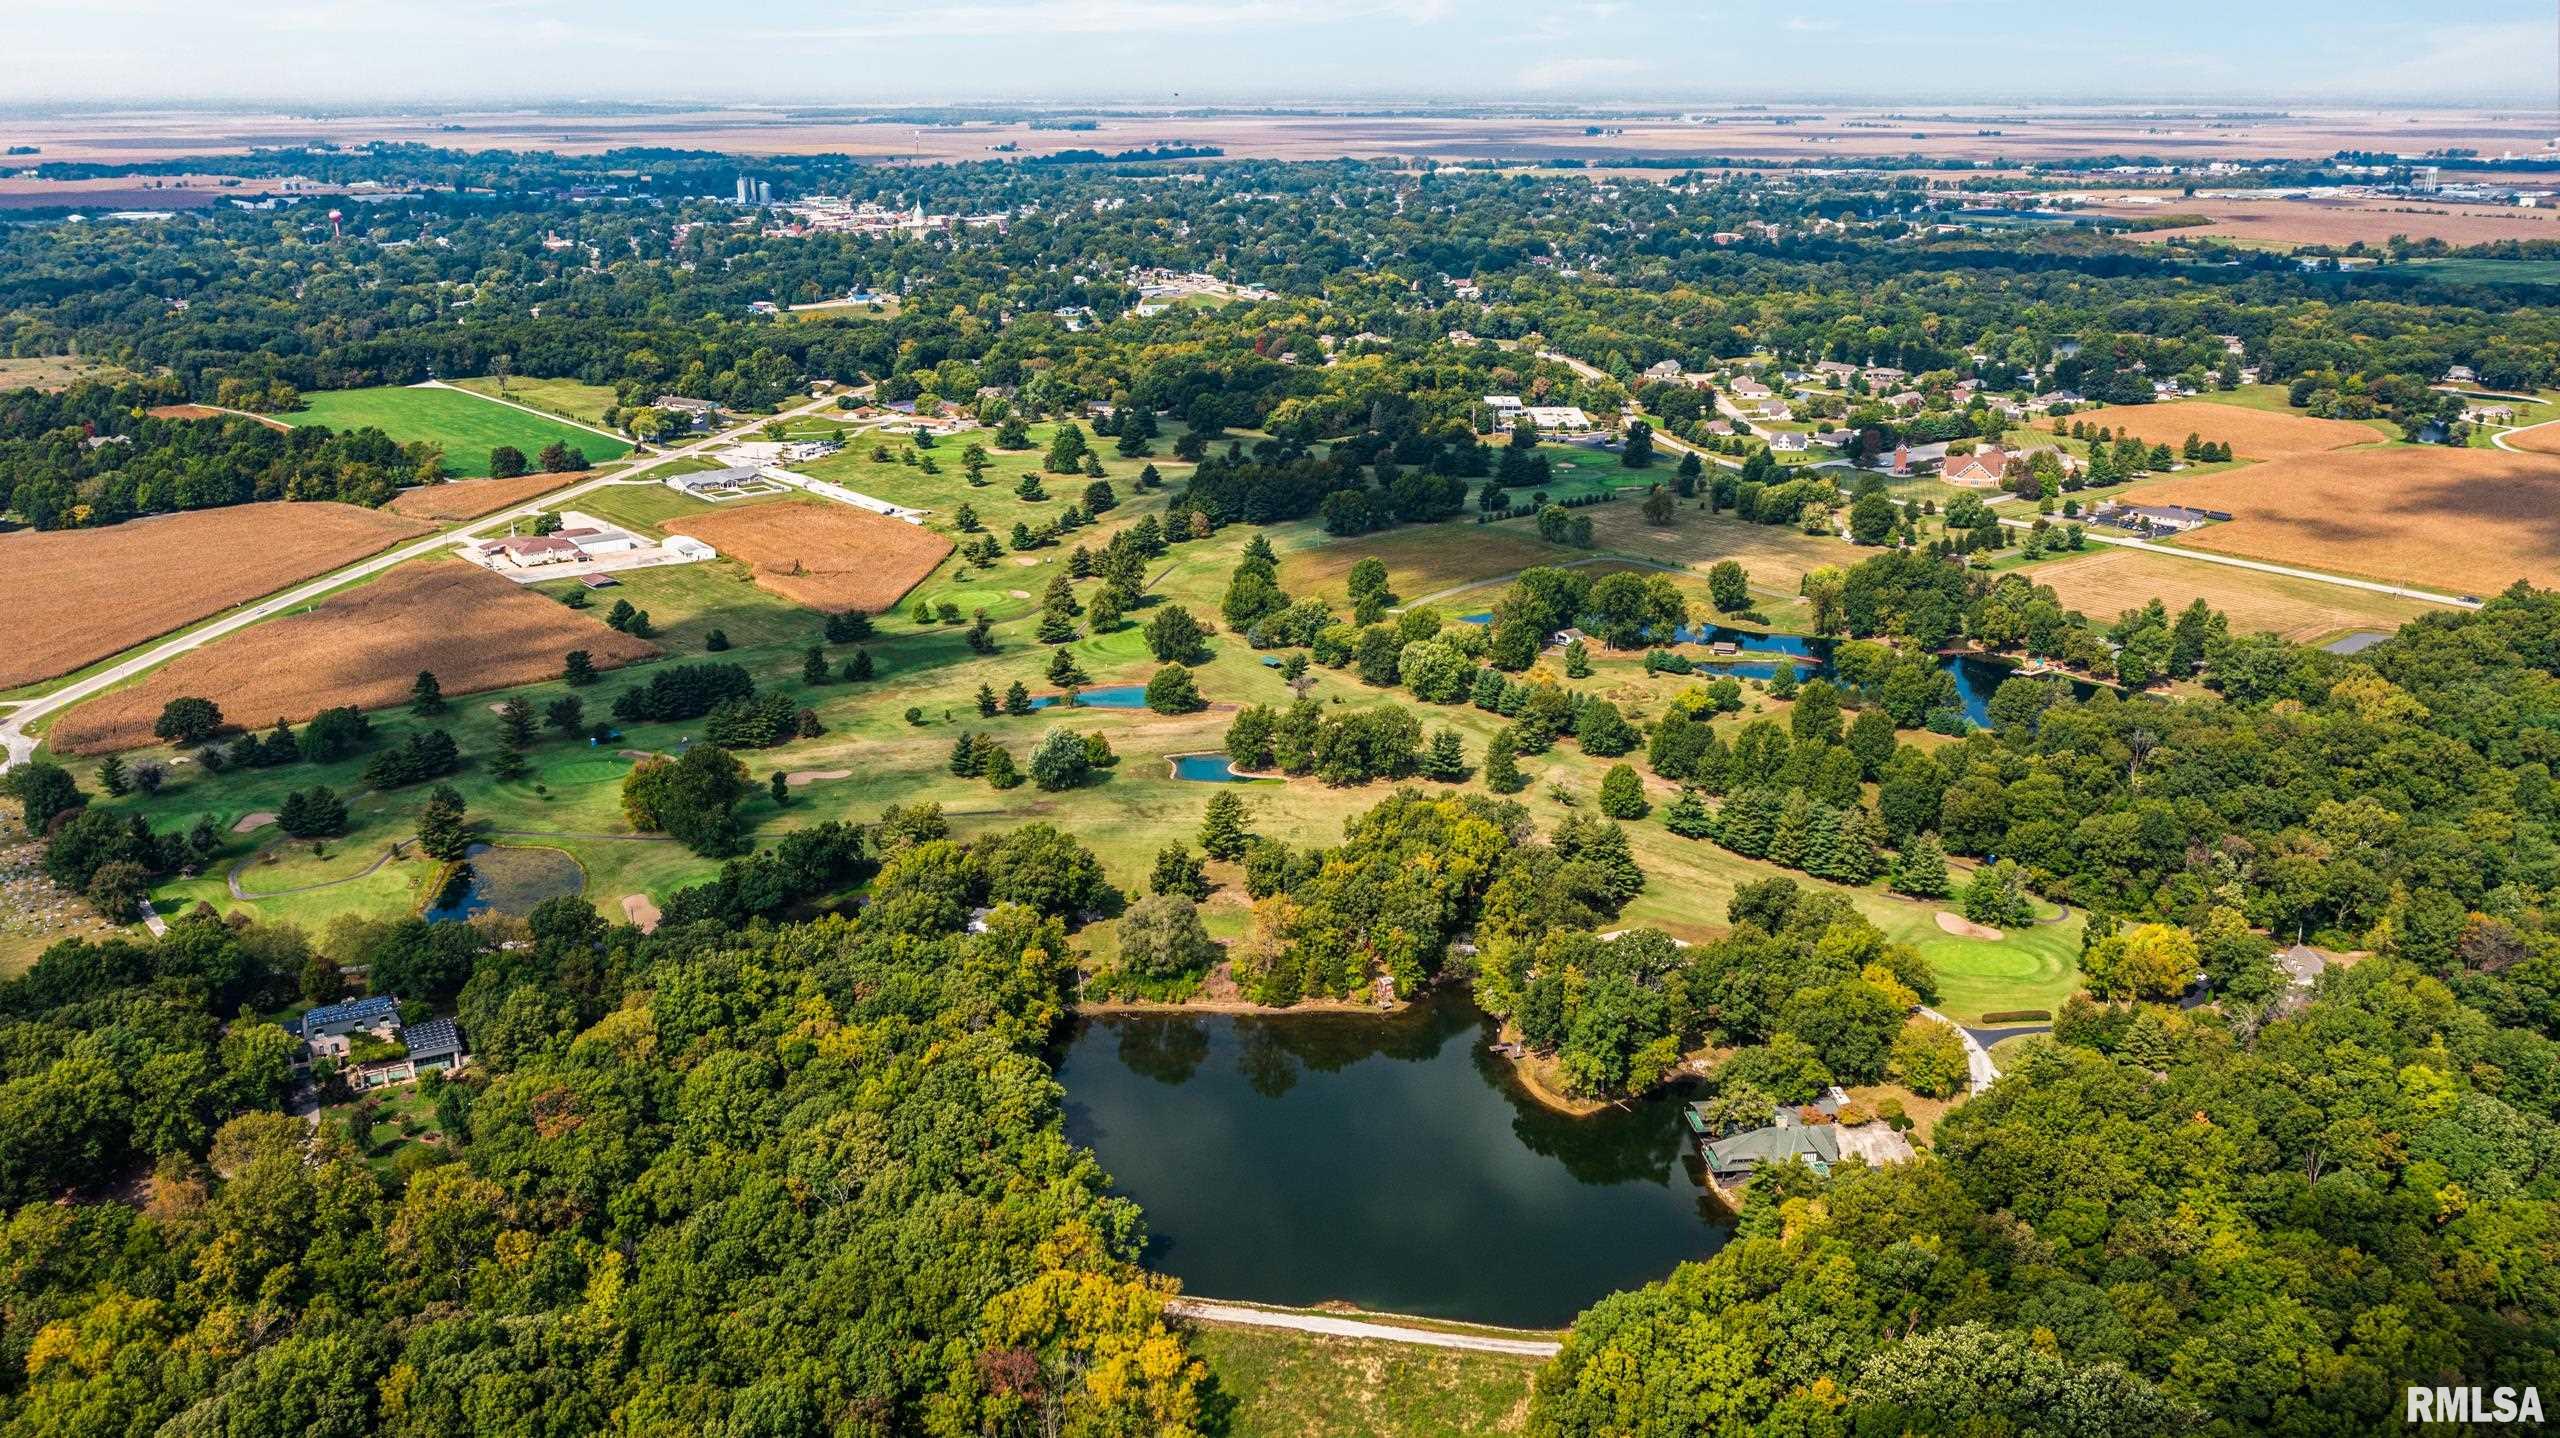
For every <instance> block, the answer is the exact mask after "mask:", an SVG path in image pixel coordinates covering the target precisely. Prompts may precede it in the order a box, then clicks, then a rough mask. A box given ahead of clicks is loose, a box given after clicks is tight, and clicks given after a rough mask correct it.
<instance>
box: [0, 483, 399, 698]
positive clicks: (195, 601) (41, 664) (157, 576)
mask: <svg viewBox="0 0 2560 1438" xmlns="http://www.w3.org/2000/svg"><path fill="white" fill-rule="evenodd" d="M431 527H432V526H429V525H426V524H421V523H419V522H417V521H416V520H414V519H405V518H402V517H400V516H398V515H393V514H385V513H384V512H382V511H381V510H378V509H362V508H358V507H357V506H355V505H352V504H324V503H305V502H285V501H279V502H276V503H271V504H235V505H229V506H226V507H224V508H221V509H197V510H189V511H187V512H186V513H183V514H163V515H154V516H152V517H150V518H147V519H129V520H126V521H125V522H124V523H122V524H111V525H108V526H106V527H104V528H101V529H58V530H53V531H50V532H47V533H33V532H30V533H23V534H11V535H6V536H0V595H5V596H6V597H7V599H8V601H9V609H10V615H11V618H12V619H13V620H14V621H15V625H14V628H15V633H16V639H15V642H13V643H12V644H10V645H9V646H8V647H7V648H6V649H5V650H0V686H6V685H16V684H25V683H29V682H31V681H34V680H37V679H50V678H52V677H53V676H55V675H57V674H68V673H70V672H71V671H73V670H75V669H78V668H79V667H81V666H82V665H84V664H89V663H92V662H94V661H96V660H100V659H104V658H106V657H107V656H108V655H110V654H116V653H120V652H122V651H123V650H126V649H130V648H132V647H133V646H134V645H136V644H140V643H141V642H143V641H144V640H146V639H153V638H157V637H158V636H160V635H163V634H167V633H169V632H170V631H172V630H176V629H183V628H185V627H186V626H188V625H190V624H193V623H194V622H195V621H197V620H199V619H202V618H205V617H206V616H208V615H212V614H218V613H220V612H221V611H223V610H225V609H228V608H230V607H231V606H232V605H235V604H239V603H243V602H245V601H247V600H251V599H255V598H257V597H258V596H260V595H262V594H268V593H272V592H273V591H275V590H278V589H281V588H283V587H284V586H286V585H288V584H291V583H293V582H294V581H295V580H298V579H308V578H310V577H311V576H313V575H315V574H321V573H324V572H326V571H328V570H331V569H335V568H337V567H338V566H339V565H341V564H346V563H349V562H351V561H353V560H358V559H362V558H364V557H365V556H366V555H368V554H374V553H377V552H379V551H381V550H384V549H388V548H390V547H391V545H392V544H393V543H394V542H395V541H398V540H402V539H407V538H409V537H411V536H412V535H419V534H424V533H426V532H427V531H428V530H429V529H430V528H431Z"/></svg>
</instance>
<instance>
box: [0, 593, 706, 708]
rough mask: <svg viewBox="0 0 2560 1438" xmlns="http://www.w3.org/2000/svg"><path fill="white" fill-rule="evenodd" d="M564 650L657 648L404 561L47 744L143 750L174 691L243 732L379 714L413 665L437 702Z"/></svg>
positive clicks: (564, 611)
mask: <svg viewBox="0 0 2560 1438" xmlns="http://www.w3.org/2000/svg"><path fill="white" fill-rule="evenodd" d="M572 649H584V650H586V651H587V653H588V654H589V655H590V656H592V657H593V658H594V660H595V665H596V667H597V668H598V669H610V668H614V667H617V666H619V665H624V664H630V663H634V662H636V661H639V660H642V659H648V658H652V657H654V656H655V655H656V654H657V653H658V646H656V645H654V644H651V643H649V642H648V641H647V640H643V639H634V638H632V637H631V636H629V635H627V634H619V633H616V632H615V631H613V630H610V629H607V628H605V627H604V626H603V625H602V624H600V623H598V622H596V621H595V620H593V619H590V618H587V617H586V616H584V615H582V614H579V613H578V612H577V611H575V610H572V609H569V608H567V607H566V606H563V605H560V604H555V603H553V602H552V601H551V600H548V599H545V598H543V597H542V596H541V595H539V594H535V593H532V592H531V591H529V590H526V589H523V588H521V587H519V586H518V585H516V584H515V583H513V582H512V581H509V580H505V579H501V578H499V577H498V576H496V575H494V574H491V573H489V572H488V571H487V570H484V569H480V568H477V567H476V566H473V565H470V564H465V563H463V562H461V561H459V560H453V561H448V562H444V563H437V564H428V565H413V566H406V567H403V568H400V569H395V570H393V571H392V572H390V573H389V574H386V575H384V576H383V577H382V578H380V579H377V580H375V581H374V582H373V583H371V584H367V585H365V586H363V587H362V588H359V589H353V590H349V591H348V592H346V593H344V594H340V595H335V596H333V597H331V598H329V599H325V600H323V601H321V602H320V604H319V605H318V606H316V607H315V608H313V609H311V610H310V611H308V612H306V613H302V614H296V615H292V616H290V617H288V618H284V619H278V620H275V621H274V622H272V623H268V624H260V625H256V626H253V627H251V628H248V629H244V630H242V631H240V632H239V633H237V634H233V635H229V636H226V637H225V638H223V639H221V640H219V641H217V642H215V643H213V644H209V645H207V646H206V647H204V648H202V649H199V650H196V651H194V652H193V653H190V654H186V655H183V656H181V657H179V658H178V659H175V660H173V661H171V662H170V663H168V664H166V665H163V666H162V667H161V668H159V669H158V670H156V671H154V672H153V673H152V674H151V676H150V677H149V678H147V679H145V680H143V681H142V682H141V683H140V684H136V685H133V686H132V687H130V688H125V689H119V690H116V691H115V692H113V693H110V694H106V695H103V696H101V697H99V698H97V699H94V700H92V701H90V702H89V703H87V704H84V705H82V706H80V707H79V708H77V709H74V710H72V711H71V712H70V713H68V714H66V715H64V716H63V717H62V719H61V720H60V721H59V722H57V723H56V724H55V725H54V726H53V730H52V733H51V734H50V735H49V736H47V737H48V742H49V743H51V744H52V745H53V747H55V748H57V749H61V750H65V751H68V752H71V753H79V754H97V753H104V752H106V751H107V750H110V749H131V748H136V747H139V746H142V745H145V744H149V743H151V742H153V741H152V737H151V725H152V721H153V720H155V719H157V718H158V717H159V715H160V710H161V708H162V707H163V706H164V705H166V704H167V703H168V702H169V701H170V700H172V699H175V698H178V697H179V696H181V695H198V696H201V697H203V698H206V699H210V700H212V701H213V702H214V703H216V704H219V705H221V706H222V713H223V716H224V718H226V719H227V720H229V721H230V722H231V723H234V724H238V725H243V726H259V727H263V726H265V725H268V724H271V723H273V722H274V721H275V720H276V719H277V718H278V717H282V718H285V719H288V720H292V721H295V722H297V723H298V722H300V721H302V720H304V719H308V718H310V717H311V716H312V715H314V714H316V713H318V712H320V711H321V710H323V709H327V708H330V707H332V706H334V705H339V704H352V705H355V706H356V707H357V708H359V709H382V708H387V707H389V706H391V705H394V704H398V703H401V702H403V701H405V700H406V699H407V698H408V696H409V686H410V684H411V683H412V682H414V681H415V680H416V678H417V676H418V671H419V670H421V669H431V670H433V671H435V675H436V678H437V680H438V681H439V682H440V683H441V684H442V685H443V686H444V692H445V693H446V694H448V695H455V694H470V693H474V692H477V691H480V690H484V689H497V688H501V687H504V686H507V685H512V684H530V683H532V682H534V681H536V680H540V679H549V678H553V677H555V676H557V675H558V674H559V672H560V657H561V656H562V655H564V654H566V653H568V652H569V651H570V650H572Z"/></svg>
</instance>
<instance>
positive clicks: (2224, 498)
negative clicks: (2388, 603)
mask: <svg viewBox="0 0 2560 1438" xmlns="http://www.w3.org/2000/svg"><path fill="white" fill-rule="evenodd" d="M2126 497H2127V498H2128V499H2131V500H2132V501H2133V502H2135V503H2138V504H2163V503H2166V504H2192V505H2197V506H2202V507H2207V508H2213V509H2224V510H2229V511H2230V512H2231V513H2232V515H2233V516H2234V518H2233V522H2231V523H2229V524H2215V525H2209V526H2207V527H2205V528H2204V529H2201V530H2198V531H2197V532H2195V533H2193V534H2190V535H2187V536H2185V537H2183V538H2181V539H2180V540H2179V541H2178V543H2179V544H2180V545H2181V546H2182V547H2189V548H2195V549H2209V550H2212V551H2214V552H2216V553H2219V554H2236V555H2239V556H2241V557H2243V558H2247V559H2262V560H2267V561H2269V562H2272V563H2277V564H2298V565H2305V566H2308V567H2311V568H2315V569H2327V570H2334V571H2336V572H2338V573H2341V574H2350V575H2356V576H2359V577H2363V578H2371V579H2383V580H2391V581H2396V582H2406V583H2419V584H2427V585H2433V586H2438V587H2441V588H2445V589H2450V590H2453V591H2455V592H2457V593H2462V594H2488V593H2492V592H2494V591H2496V590H2499V589H2503V588H2505V587H2506V586H2507V585H2509V584H2512V583H2514V582H2515V581H2516V580H2518V579H2526V580H2530V581H2532V582H2533V583H2535V584H2537V585H2541V586H2544V587H2549V586H2551V585H2553V584H2560V463H2555V462H2553V461H2552V460H2550V459H2546V458H2543V457H2541V456H2539V455H2530V454H2507V453H2505V452H2503V451H2499V450H2489V449H2445V448H2442V447H2439V446H2426V447H2413V446H2403V447H2399V448H2393V449H2361V450H2341V451H2338V452H2336V453H2332V454H2318V455H2302V456H2299V457H2296V458H2293V459H2284V460H2276V461H2273V462H2271V463H2267V464H2259V465H2252V466H2250V467H2248V468H2246V469H2240V470H2233V471H2230V472H2228V473H2224V474H2217V475H2206V476H2200V477H2197V478H2194V479H2169V480H2162V481H2159V482H2157V483H2153V484H2144V485H2137V486H2135V487H2134V488H2133V489H2132V490H2131V491H2129V492H2128V494H2127V496H2126Z"/></svg>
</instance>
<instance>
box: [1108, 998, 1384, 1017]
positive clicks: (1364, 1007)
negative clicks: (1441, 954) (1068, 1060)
mask: <svg viewBox="0 0 2560 1438" xmlns="http://www.w3.org/2000/svg"><path fill="white" fill-rule="evenodd" d="M1412 1007H1413V1001H1412V1000H1411V999H1398V1000H1396V1001H1395V1002H1394V1003H1393V1004H1389V1005H1385V1006H1383V1007H1382V1006H1380V1005H1377V1004H1362V1003H1354V1002H1352V1001H1351V1000H1349V999H1310V1000H1307V1001H1305V1002H1303V1003H1295V1004H1290V1005H1288V1006H1286V1007H1275V1006H1273V1005H1271V1004H1257V1003H1254V1002H1253V1001H1251V1000H1249V999H1189V1000H1185V1001H1183V1002H1181V1003H1167V1002H1165V1001H1164V1000H1162V999H1098V1000H1093V1001H1090V1002H1088V1001H1086V1000H1082V999H1079V1000H1076V1001H1075V1002H1073V1003H1071V1004H1069V1005H1068V1008H1069V1009H1070V1010H1072V1011H1073V1012H1074V1013H1076V1014H1078V1015H1088V1014H1090V1015H1103V1014H1240V1015H1245V1016H1248V1017H1273V1018H1277V1017H1285V1016H1287V1015H1290V1014H1366V1015H1368V1016H1369V1017H1371V1018H1393V1017H1394V1016H1396V1015H1397V1014H1401V1013H1403V1012H1405V1011H1406V1010H1408V1009H1410V1008H1412Z"/></svg>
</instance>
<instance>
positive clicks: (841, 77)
mask: <svg viewBox="0 0 2560 1438" xmlns="http://www.w3.org/2000/svg"><path fill="white" fill-rule="evenodd" d="M16 8H17V10H18V11H19V19H18V21H17V23H16V25H15V26H14V34H13V41H14V43H15V47H16V50H17V53H18V54H19V57H20V60H19V63H18V64H15V65H13V66H11V67H10V68H9V70H8V71H7V72H6V73H5V74H0V104H5V105H7V106H9V107H10V108H12V109H14V110H21V111H23V110H26V109H29V108H49V107H64V108H93V107H97V106H110V107H118V108H133V109H146V110H147V109H153V108H166V107H173V106H177V107H189V108H195V107H207V106H221V107H240V106H251V107H277V108H283V109H286V110H289V111H297V110H307V111H308V112H311V113H328V112H337V113H343V112H347V111H349V110H351V109H352V110H362V109H365V108H368V107H371V108H377V109H379V108H403V109H411V108H421V107H447V108H450V107H463V106H482V107H504V106H509V105H513V106H518V107H532V108H539V107H542V106H546V105H557V104H565V103H571V102H579V101H602V102H608V103H621V104H647V103H677V104H686V105H695V104H706V103H710V104H754V105H763V106H772V107H776V108H795V107H796V108H806V107H810V106H831V107H842V106H853V107H877V108H897V107H902V106H914V105H934V104H1010V105H1078V104H1081V105H1127V106H1201V105H1236V106H1270V105H1286V104H1291V103H1296V104H1305V105H1323V104H1337V105H1381V104H1389V105H1391V104H1399V103H1401V104H1411V105H1449V104H1476V105H1502V104H1530V105H1585V106H1599V107H1609V106H1629V105H1661V106H1673V105H1688V106H1705V105H1713V104H1719V103H1732V102H1735V101H1748V102H1764V101H1765V102H1790V101H1793V102H1804V103H1827V104H1843V103H1850V104H1863V105H1878V106H1886V107H1894V106H1906V105H1932V104H1958V105H2015V104H2045V105H2124V104H2137V105H2140V104H2152V105H2164V106H2182V107H2184V106H2199V105H2201V106H2213V107H2249V106H2261V105H2268V104H2297V105H2323V104H2325V105H2330V106H2357V105H2398V104H2428V105H2439V106H2445V105H2458V106H2462V107H2465V108H2470V107H2489V108H2499V107H2503V108H2510V109H2512V108H2518V107H2532V108H2539V109H2546V110H2547V109H2552V108H2553V107H2554V104H2555V101H2554V87H2555V77H2560V17H2555V15H2554V12H2553V9H2552V7H2551V6H2550V5H2549V4H2548V3H2547V0H2444V3H2441V4H2438V5H2436V6H2433V7H2430V8H2429V9H2428V11H2427V12H2425V13H2424V14H2422V15H2421V14H2413V13H2411V12H2410V10H2409V9H2408V7H2405V6H2397V5H2389V4H2383V3H2377V0H2347V3H2339V4H2326V5H2323V4H2311V3H2307V0H2274V3H2267V4H2260V5H2255V6H2249V7H2234V6H2230V5H2227V4H2218V3H2205V0H2162V3H2159V4H2155V5H2152V6H2149V7H2145V8H2143V9H2141V10H2139V11H2137V12H2133V13H2120V12H2107V13H2090V14H2079V15H2070V16H2067V17H2066V16H2057V15H2055V14H2054V13H2053V7H2050V6H2044V5H2037V4H2034V3H2029V0H1901V3H1887V0H1839V3H1834V4H1830V5H1812V4H1807V3H1801V0H1689V3H1649V0H1576V3H1567V4H1562V5H1541V4H1530V3H1526V0H1486V3H1470V4H1463V5H1462V4H1460V3H1458V0H1400V3H1392V4H1390V3H1383V0H1296V3H1278V0H962V3H957V4H950V5H944V6H940V7H934V8H923V9H918V10H915V11H909V12H901V13H898V14H896V15H894V16H892V15H886V14H882V15H879V16H871V15H844V14H838V13H827V12H819V11H815V10H812V9H807V8H806V7H803V8H802V9H801V10H799V11H796V12H795V11H794V10H791V9H789V8H785V9H782V10H777V11H763V12H757V13H755V14H754V15H752V16H751V17H748V18H744V19H741V20H739V21H736V22H731V21H728V20H726V19H723V18H718V17H706V16H705V15H704V14H703V13H702V12H700V11H698V10H693V9H689V8H687V7H680V6H677V5H674V4H671V3H669V0H631V3H626V4H611V3H607V0H449V3H439V4H436V5H432V6H430V5H427V4H424V3H421V0H374V3H364V0H250V3H241V4H232V5H226V6H221V7H208V6H204V5H201V4H193V3H180V0H21V3H20V5H19V6H18V7H16ZM217 11H218V13H215V12H217ZM2066 26H2068V29H2067V30H2066V28H2065V27H2066ZM206 57H213V58H212V59H210V60H208V59H207V58H206Z"/></svg>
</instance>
